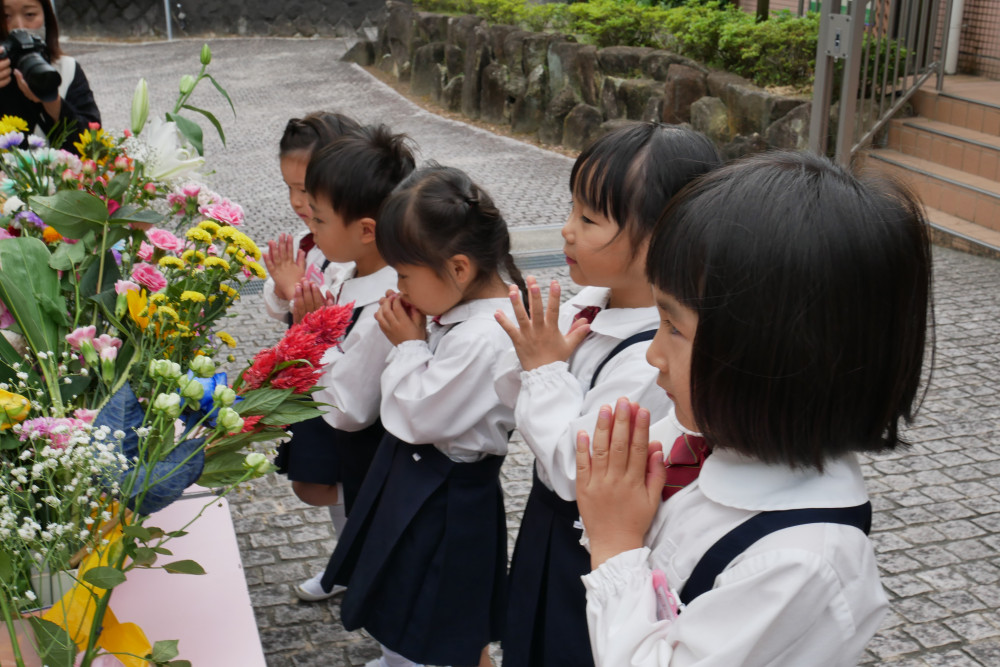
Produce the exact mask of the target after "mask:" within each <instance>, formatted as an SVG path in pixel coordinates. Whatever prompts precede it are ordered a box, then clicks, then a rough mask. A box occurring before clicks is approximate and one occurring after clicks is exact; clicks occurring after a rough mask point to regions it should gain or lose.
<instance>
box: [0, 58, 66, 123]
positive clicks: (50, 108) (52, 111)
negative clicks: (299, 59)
mask: <svg viewBox="0 0 1000 667" xmlns="http://www.w3.org/2000/svg"><path fill="white" fill-rule="evenodd" d="M3 62H5V63H7V64H8V65H9V64H10V60H4V61H3ZM14 78H15V79H16V80H17V87H18V88H20V89H21V92H22V93H23V94H24V96H25V97H27V98H28V99H29V100H31V101H32V102H34V103H36V104H41V105H42V108H43V109H45V113H46V114H47V115H48V117H49V118H51V119H52V121H53V122H56V121H58V120H59V114H60V113H62V98H61V97H59V96H56V99H54V100H52V101H51V102H42V101H41V100H40V99H38V96H37V95H35V93H34V92H32V90H31V87H30V86H28V82H27V81H25V80H24V75H23V74H21V70H18V69H15V70H14Z"/></svg>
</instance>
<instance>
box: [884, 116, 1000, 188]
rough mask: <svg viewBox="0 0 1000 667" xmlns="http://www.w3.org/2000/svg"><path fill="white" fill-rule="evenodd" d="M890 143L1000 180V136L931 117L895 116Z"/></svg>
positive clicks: (906, 150)
mask: <svg viewBox="0 0 1000 667" xmlns="http://www.w3.org/2000/svg"><path fill="white" fill-rule="evenodd" d="M888 147H889V148H891V149H893V150H896V151H899V152H901V153H905V154H907V155H912V156H913V157H918V158H922V159H924V160H929V161H931V162H936V163H938V164H942V165H944V166H946V167H951V168H952V169H958V170H960V171H963V172H965V173H968V174H973V175H975V176H981V177H983V178H986V179H988V180H991V181H998V180H1000V137H997V136H991V135H989V134H986V133H985V132H976V131H975V130H970V129H967V128H964V127H959V126H957V125H951V124H950V123H943V122H941V121H936V120H929V119H927V118H902V119H895V120H893V121H892V122H891V123H890V124H889V143H888Z"/></svg>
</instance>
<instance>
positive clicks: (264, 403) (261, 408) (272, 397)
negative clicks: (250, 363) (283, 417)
mask: <svg viewBox="0 0 1000 667" xmlns="http://www.w3.org/2000/svg"><path fill="white" fill-rule="evenodd" d="M293 391H295V390H294V389H268V388H264V389H254V390H252V391H248V392H247V393H246V394H243V400H242V401H240V402H239V403H237V404H236V405H234V406H233V408H234V409H235V410H236V412H238V413H239V414H240V415H264V414H267V413H269V412H271V411H272V410H274V409H276V408H277V407H278V406H279V405H281V404H282V403H284V402H285V399H286V398H288V397H289V396H291V395H292V392H293Z"/></svg>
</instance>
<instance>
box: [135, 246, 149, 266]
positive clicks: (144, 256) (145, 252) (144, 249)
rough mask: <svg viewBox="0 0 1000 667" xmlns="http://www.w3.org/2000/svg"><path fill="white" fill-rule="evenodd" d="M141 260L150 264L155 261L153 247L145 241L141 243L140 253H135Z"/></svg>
mask: <svg viewBox="0 0 1000 667" xmlns="http://www.w3.org/2000/svg"><path fill="white" fill-rule="evenodd" d="M135 254H136V255H137V256H138V257H139V259H141V260H142V261H144V262H148V261H149V260H151V259H153V246H151V245H149V244H148V243H146V242H145V241H140V242H139V251H138V252H136V253H135Z"/></svg>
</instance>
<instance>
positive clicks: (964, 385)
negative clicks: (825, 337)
mask: <svg viewBox="0 0 1000 667" xmlns="http://www.w3.org/2000/svg"><path fill="white" fill-rule="evenodd" d="M200 44H201V43H200V42H190V41H184V42H174V43H155V44H143V45H119V44H115V45H112V44H93V43H86V44H84V43H77V44H71V45H69V48H68V49H67V50H68V51H69V52H70V53H71V54H74V55H78V56H79V60H80V62H81V63H82V64H83V66H84V67H85V68H86V71H87V74H88V76H89V77H90V80H91V83H92V86H93V88H94V91H95V94H96V96H97V100H98V103H99V104H100V106H101V109H102V113H103V116H104V119H105V124H106V126H107V127H108V128H111V129H115V130H119V129H121V128H124V127H126V126H127V123H128V107H129V100H130V99H131V95H132V90H133V88H134V85H135V82H136V80H137V78H138V77H139V76H144V77H146V79H147V80H148V81H149V84H150V89H151V91H152V97H153V106H152V108H153V109H154V110H157V111H160V112H162V111H164V110H166V107H167V105H168V104H172V102H173V99H174V95H175V93H174V91H175V90H176V86H177V81H178V79H179V77H180V75H181V74H184V73H196V72H197V68H198V49H199V47H200ZM211 45H212V49H213V52H214V54H215V59H214V61H213V64H212V68H211V71H212V72H214V73H215V74H216V75H217V77H218V78H219V80H220V82H221V83H222V84H223V85H225V86H226V87H228V89H229V92H230V94H231V95H232V97H233V101H234V102H235V104H236V110H237V117H236V118H235V119H234V118H233V116H232V114H231V113H228V112H227V111H224V103H223V102H222V100H221V98H218V97H217V96H216V95H215V93H214V91H213V90H211V89H210V87H205V89H204V90H199V92H198V94H197V95H196V99H195V100H193V101H194V103H195V104H197V105H199V106H205V107H207V108H210V109H213V110H216V111H217V113H218V115H219V117H220V119H221V120H222V122H223V125H224V126H225V128H226V132H227V139H228V146H227V147H225V148H224V147H223V146H222V145H221V144H220V143H219V141H218V140H217V139H215V138H214V136H213V137H209V138H208V139H207V141H206V146H207V152H208V155H209V165H210V166H211V167H212V168H213V169H214V170H215V172H216V173H215V174H214V176H213V177H212V180H211V182H210V184H211V185H212V186H213V187H214V188H215V189H216V190H218V191H219V192H221V193H223V194H225V195H226V196H228V197H231V198H232V199H234V200H236V201H238V202H240V203H241V204H242V205H243V206H244V208H245V209H246V212H247V228H248V231H249V232H250V233H251V235H252V236H253V237H254V238H255V239H257V240H258V241H259V242H263V241H265V240H266V239H268V238H272V237H274V236H276V235H277V234H278V233H279V232H281V231H291V230H295V229H296V228H297V225H298V224H299V223H298V222H297V220H296V218H295V217H294V216H293V215H292V213H291V210H290V209H289V206H288V204H287V200H286V197H285V192H284V187H283V185H282V183H281V180H280V176H279V173H278V161H277V157H276V155H277V141H278V138H279V136H280V133H281V130H282V128H283V127H284V124H285V122H286V121H287V119H288V118H289V117H291V116H295V115H301V114H303V113H305V112H308V111H312V110H316V109H331V110H340V111H344V112H346V113H349V114H352V115H354V116H356V117H357V118H359V119H360V120H362V121H364V122H374V121H381V122H385V123H389V124H391V125H392V126H393V127H394V128H395V129H396V130H397V131H404V132H406V133H408V134H409V135H410V136H411V137H412V138H413V139H414V140H415V141H416V142H417V143H418V144H419V146H420V149H421V156H422V157H423V158H424V159H430V158H433V159H436V160H438V161H440V162H442V163H446V164H450V165H455V166H459V167H461V168H463V169H465V170H467V171H468V172H469V173H470V174H471V175H472V176H473V178H475V179H476V180H477V181H479V182H480V183H482V184H483V185H484V186H486V187H487V188H488V189H489V190H490V191H491V192H492V193H493V194H494V197H495V199H496V200H497V202H498V204H499V206H500V208H501V210H502V211H503V212H504V213H505V215H506V217H507V219H508V221H509V223H510V224H511V226H512V228H515V229H516V228H519V227H528V226H539V225H556V224H560V223H562V221H563V219H564V217H565V215H566V213H567V211H568V200H569V195H568V192H567V183H568V174H569V169H570V166H571V161H570V160H569V159H567V158H565V157H563V156H561V155H558V154H555V153H550V152H547V151H543V150H540V149H538V148H536V147H534V146H531V145H529V144H525V143H521V142H518V141H514V140H511V139H507V138H502V137H496V136H494V135H491V134H489V133H487V132H485V131H482V130H479V129H477V128H474V127H470V126H467V125H464V124H462V123H457V122H454V121H450V120H445V119H442V118H439V117H437V116H435V115H433V114H430V113H428V112H426V111H424V110H422V109H420V108H418V107H416V106H414V105H413V104H411V103H409V102H408V101H407V100H405V99H403V98H401V97H400V96H398V95H397V94H396V93H395V92H393V91H392V90H391V89H389V88H388V87H386V86H385V85H383V84H381V83H380V82H378V81H376V80H375V79H373V78H371V77H370V76H369V75H368V74H366V73H365V72H364V71H363V70H361V69H359V68H357V67H355V66H351V65H346V64H343V63H340V62H339V61H338V60H337V58H338V56H339V55H340V54H341V53H342V52H343V50H344V43H343V42H342V41H340V40H280V39H267V40H214V41H212V42H211ZM935 270H936V276H935V298H936V308H937V327H936V332H935V333H936V337H937V358H936V361H935V366H934V372H933V379H932V382H931V387H930V390H929V392H928V394H927V399H926V401H925V403H924V409H923V410H922V412H921V414H920V416H919V418H918V419H917V421H916V423H915V424H914V425H913V427H912V428H911V429H909V430H908V431H907V435H908V437H909V438H910V439H911V440H912V441H913V442H914V446H913V448H911V449H910V450H906V451H901V452H898V453H895V454H890V455H887V456H880V457H870V458H868V459H866V461H865V474H866V476H867V478H868V485H869V490H870V492H871V494H872V500H873V502H874V504H875V507H876V510H877V511H876V515H875V519H874V533H873V537H874V540H875V543H876V547H877V549H878V552H879V562H880V565H881V568H882V573H883V582H884V585H885V587H886V590H887V591H888V593H889V595H890V597H891V599H892V608H893V611H892V613H891V614H890V616H889V617H888V619H887V621H886V623H885V627H884V628H883V630H882V631H881V632H880V633H879V634H878V636H877V637H876V638H875V639H874V640H873V641H872V643H871V644H870V645H869V647H868V650H867V651H866V654H865V656H864V658H863V664H891V665H894V666H896V667H903V666H904V665H905V666H906V667H916V666H918V665H920V666H931V665H934V666H938V665H947V666H949V667H960V666H965V665H979V666H996V665H1000V616H998V613H997V609H998V608H1000V342H998V341H1000V264H998V263H997V262H995V261H990V260H984V259H981V258H976V257H971V256H968V255H963V254H959V253H956V252H954V251H948V250H940V249H938V250H936V251H935ZM535 273H536V274H537V275H540V276H544V277H548V276H549V275H554V276H557V277H559V278H560V279H561V280H562V281H563V282H564V284H565V283H566V274H565V271H564V270H563V269H544V270H541V271H536V272H535ZM567 288H569V286H568V285H567ZM844 316H845V317H849V316H850V313H844ZM228 328H229V330H230V331H233V332H234V333H236V334H237V336H238V338H239V341H240V348H239V350H238V352H239V355H238V356H239V357H240V358H241V359H245V358H249V357H250V356H251V355H252V354H253V353H254V352H255V351H256V350H257V349H259V348H261V347H264V346H267V345H270V344H272V343H273V342H274V341H275V340H276V339H277V337H278V336H279V335H280V333H281V331H282V327H281V326H280V325H278V324H276V323H273V322H272V321H271V320H268V319H267V318H266V316H265V315H264V314H263V307H262V305H261V302H260V300H259V298H257V297H255V296H251V295H247V297H246V298H245V299H244V300H243V301H242V302H241V304H240V307H239V308H238V309H236V315H235V321H234V322H233V323H232V324H231V325H230V326H229V327H228ZM530 465H531V455H530V453H529V452H528V451H527V450H526V448H525V447H524V445H523V443H521V442H520V441H519V440H517V439H516V438H515V441H514V442H513V443H512V449H511V454H510V456H508V458H507V461H506V463H505V465H504V469H503V480H504V488H505V490H506V492H507V494H508V516H509V520H508V526H509V530H510V535H511V545H512V544H513V537H514V535H515V534H516V530H517V526H518V522H519V518H520V511H521V509H522V508H523V505H524V502H525V500H526V497H527V492H528V489H529V487H530ZM231 501H232V507H233V518H234V521H235V525H236V530H237V532H238V534H239V542H240V548H241V553H242V556H243V565H244V567H245V569H246V575H247V582H248V583H249V586H250V592H251V596H252V599H253V604H254V610H255V613H256V615H257V622H258V626H259V628H260V635H261V640H262V642H263V646H264V650H265V652H266V654H267V657H268V664H269V665H272V666H274V667H279V666H280V667H284V666H286V665H296V666H303V665H316V666H323V667H335V666H340V665H361V664H364V662H365V661H366V660H369V659H371V658H372V657H374V656H375V655H376V654H377V648H376V646H375V644H374V642H373V641H372V640H371V639H370V638H367V637H366V636H365V635H364V634H363V633H357V632H355V633H350V632H346V631H345V630H344V629H343V628H342V627H341V626H340V624H339V606H338V603H337V601H336V600H333V601H327V602H321V603H312V604H306V603H301V602H299V601H298V600H297V599H296V598H295V596H294V594H293V592H292V585H293V584H294V583H296V582H298V581H300V580H301V579H304V578H306V577H307V576H310V575H312V574H313V573H315V572H316V571H317V570H318V569H319V568H320V567H321V566H322V565H323V564H324V563H325V561H326V558H327V557H328V555H329V553H330V551H331V549H332V546H333V535H332V530H331V528H330V522H329V519H328V517H327V514H326V512H325V511H324V510H321V509H316V508H309V507H307V506H305V505H303V504H302V503H301V502H299V501H298V500H297V499H296V498H295V497H294V496H293V495H292V494H291V492H290V490H289V487H288V484H287V482H286V480H285V479H284V478H280V477H271V478H269V479H264V480H260V481H258V482H257V483H256V484H254V485H253V488H252V491H251V492H250V493H247V494H241V495H238V496H234V497H232V498H231ZM219 612H220V615H224V613H225V610H221V609H220V610H219ZM494 659H495V661H496V663H497V664H500V655H499V651H498V650H494ZM199 667H229V666H215V665H213V666H199Z"/></svg>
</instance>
